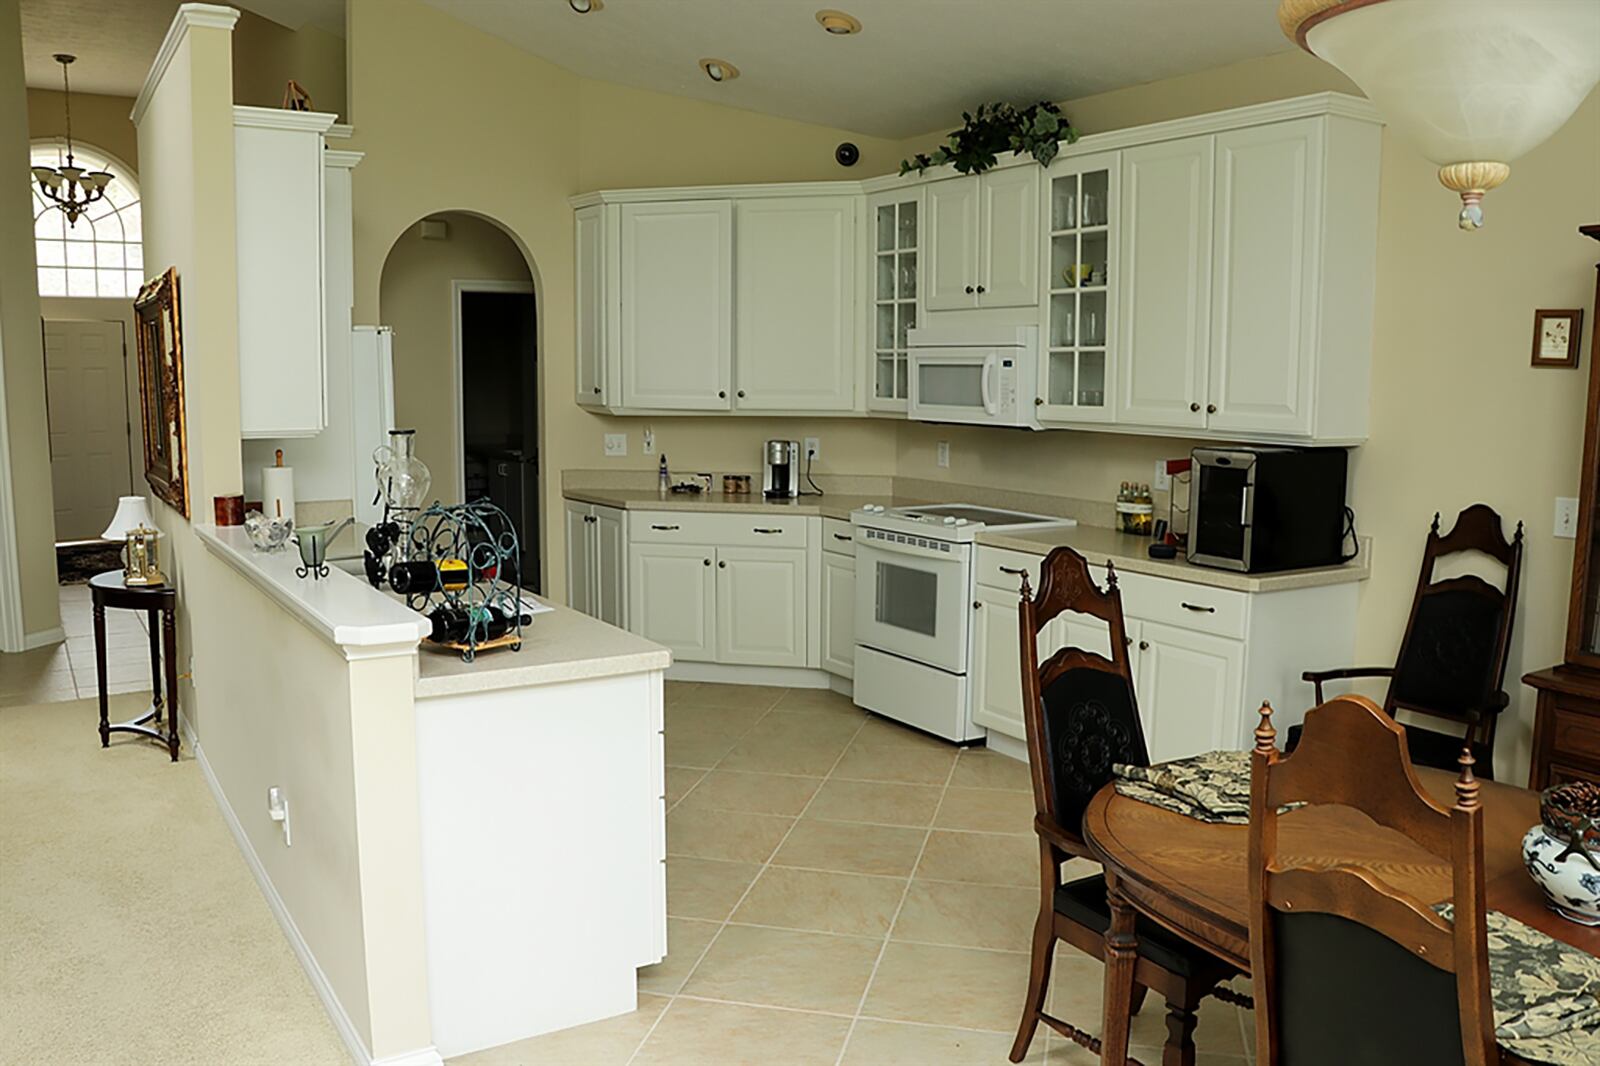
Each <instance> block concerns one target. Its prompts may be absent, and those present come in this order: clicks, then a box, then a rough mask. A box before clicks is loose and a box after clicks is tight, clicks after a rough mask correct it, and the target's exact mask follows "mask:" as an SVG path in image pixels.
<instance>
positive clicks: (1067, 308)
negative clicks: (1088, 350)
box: [1050, 295, 1076, 348]
mask: <svg viewBox="0 0 1600 1066" xmlns="http://www.w3.org/2000/svg"><path fill="white" fill-rule="evenodd" d="M1075 310H1076V308H1075V306H1074V302H1073V299H1072V297H1071V296H1060V295H1057V296H1052V297H1050V347H1052V348H1070V347H1072V346H1073V344H1075V343H1076V341H1075V340H1074V334H1073V332H1072V323H1073V313H1074V311H1075Z"/></svg>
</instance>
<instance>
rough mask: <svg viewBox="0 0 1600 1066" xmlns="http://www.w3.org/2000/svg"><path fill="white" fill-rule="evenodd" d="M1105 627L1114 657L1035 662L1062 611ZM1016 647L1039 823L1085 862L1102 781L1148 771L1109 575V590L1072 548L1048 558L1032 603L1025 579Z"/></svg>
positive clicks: (1085, 654) (1066, 653) (1076, 651)
mask: <svg viewBox="0 0 1600 1066" xmlns="http://www.w3.org/2000/svg"><path fill="white" fill-rule="evenodd" d="M1069 611H1070V612H1075V613H1077V614H1083V615H1088V616H1090V617H1092V618H1098V619H1100V620H1101V621H1103V622H1105V623H1106V626H1107V628H1108V629H1109V630H1110V639H1111V648H1110V650H1111V655H1110V657H1109V658H1107V657H1106V656H1104V655H1099V654H1097V653H1095V652H1091V651H1085V650H1083V649H1081V648H1074V647H1063V648H1061V649H1059V650H1058V651H1056V652H1055V653H1054V654H1052V655H1051V656H1050V657H1049V658H1048V659H1046V660H1045V662H1044V663H1043V664H1041V663H1040V662H1039V634H1040V633H1041V632H1042V631H1043V630H1044V629H1045V627H1046V626H1048V625H1049V624H1050V622H1051V621H1052V620H1054V619H1055V618H1056V617H1057V616H1058V615H1061V614H1063V613H1065V612H1069ZM1019 618H1020V627H1021V628H1020V636H1021V645H1022V716H1023V721H1024V724H1025V725H1026V728H1027V736H1028V763H1029V766H1030V768H1031V770H1032V775H1033V800H1034V808H1035V811H1036V813H1037V818H1038V820H1039V821H1040V822H1041V823H1042V824H1044V826H1045V827H1046V828H1047V829H1052V830H1054V831H1056V832H1057V833H1059V834H1061V835H1063V836H1065V837H1066V838H1068V839H1069V840H1070V841H1072V842H1074V844H1075V845H1076V849H1075V850H1076V852H1077V854H1080V855H1081V854H1085V853H1086V852H1087V847H1086V846H1085V845H1084V844H1083V837H1082V826H1083V812H1084V808H1086V807H1087V806H1088V805H1089V800H1090V799H1091V798H1093V796H1094V794H1095V793H1096V792H1098V791H1099V790H1100V789H1101V787H1102V786H1104V785H1105V784H1106V782H1108V781H1110V780H1111V776H1112V774H1111V767H1112V764H1114V763H1131V764H1134V765H1138V766H1144V765H1148V764H1149V762H1150V757H1149V755H1148V754H1147V752H1146V749H1145V742H1144V730H1143V729H1142V728H1141V727H1140V724H1139V705H1138V702H1137V700H1136V699H1135V697H1134V692H1133V670H1132V668H1131V667H1130V665H1129V662H1128V640H1127V632H1126V625H1125V624H1124V622H1123V617H1122V594H1121V592H1119V591H1118V589H1117V575H1116V571H1115V570H1114V569H1113V568H1112V567H1111V565H1110V563H1107V564H1106V587H1105V589H1103V590H1102V589H1101V588H1100V587H1099V586H1098V585H1096V584H1095V582H1094V578H1093V577H1092V576H1091V575H1090V573H1089V564H1088V562H1087V561H1086V560H1085V559H1084V557H1083V556H1081V555H1079V554H1078V553H1077V552H1075V551H1073V550H1072V549H1071V548H1064V547H1063V548H1056V549H1055V550H1054V551H1052V552H1051V553H1050V554H1049V555H1048V556H1046V557H1045V560H1044V566H1043V569H1042V572H1041V576H1040V581H1039V593H1038V595H1036V596H1031V595H1030V593H1029V589H1028V578H1027V574H1026V573H1024V574H1023V576H1022V604H1021V608H1020V611H1019Z"/></svg>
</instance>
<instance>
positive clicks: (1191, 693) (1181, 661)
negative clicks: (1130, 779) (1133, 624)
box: [1138, 622, 1244, 762]
mask: <svg viewBox="0 0 1600 1066" xmlns="http://www.w3.org/2000/svg"><path fill="white" fill-rule="evenodd" d="M1140 637H1141V639H1140V642H1139V645H1140V649H1141V653H1140V656H1141V658H1140V663H1139V674H1138V678H1139V681H1138V694H1139V716H1140V718H1141V719H1142V720H1143V723H1144V735H1145V743H1146V744H1147V745H1148V746H1149V749H1150V761H1151V762H1166V761H1167V760H1169V759H1182V758H1185V757H1187V756H1190V755H1199V754H1202V753H1204V752H1208V751H1215V750H1216V749H1218V748H1231V747H1233V744H1234V738H1235V737H1237V736H1239V735H1240V733H1239V729H1238V725H1239V715H1240V711H1241V707H1240V703H1239V701H1240V699H1241V698H1242V695H1241V694H1242V690H1243V686H1244V644H1243V643H1242V642H1240V641H1237V640H1227V639H1225V638H1223V637H1214V636H1211V635H1210V634H1208V633H1196V632H1194V631H1193V630H1188V629H1180V628H1178V627H1177V626H1169V625H1163V624H1161V623H1159V622H1144V623H1143V624H1142V625H1141V626H1140Z"/></svg>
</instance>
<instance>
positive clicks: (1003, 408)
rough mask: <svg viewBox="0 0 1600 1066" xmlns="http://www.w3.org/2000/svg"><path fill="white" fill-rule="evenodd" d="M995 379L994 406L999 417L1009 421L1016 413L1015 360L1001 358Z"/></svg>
mask: <svg viewBox="0 0 1600 1066" xmlns="http://www.w3.org/2000/svg"><path fill="white" fill-rule="evenodd" d="M995 379H996V380H995V396H994V401H995V406H996V407H998V408H999V411H998V414H999V417H1000V418H1002V419H1004V420H1007V421H1009V420H1011V419H1013V418H1015V417H1016V414H1017V361H1016V360H1015V359H1006V358H1002V359H1001V360H1000V367H999V371H998V372H997V373H996V374H995Z"/></svg>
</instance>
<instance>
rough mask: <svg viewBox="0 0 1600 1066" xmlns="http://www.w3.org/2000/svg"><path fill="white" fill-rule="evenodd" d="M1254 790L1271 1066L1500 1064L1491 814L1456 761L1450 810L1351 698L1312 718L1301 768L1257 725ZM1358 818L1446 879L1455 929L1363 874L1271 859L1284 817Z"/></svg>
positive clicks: (1258, 927) (1263, 1004) (1264, 1044)
mask: <svg viewBox="0 0 1600 1066" xmlns="http://www.w3.org/2000/svg"><path fill="white" fill-rule="evenodd" d="M1261 715H1262V720H1261V725H1260V726H1259V727H1258V728H1257V729H1256V745H1255V751H1254V753H1253V755H1252V759H1251V778H1250V852H1249V865H1248V870H1249V877H1250V904H1251V906H1250V954H1251V969H1252V971H1253V974H1254V981H1255V1001H1256V1039H1257V1045H1258V1047H1259V1048H1260V1049H1261V1052H1260V1054H1261V1055H1262V1062H1263V1064H1264V1066H1335V1064H1344V1063H1350V1062H1389V1061H1400V1060H1401V1059H1402V1058H1403V1059H1404V1061H1406V1062H1407V1063H1410V1064H1414V1066H1486V1064H1488V1063H1491V1062H1495V1061H1497V1054H1498V1053H1497V1051H1496V1048H1495V1042H1494V1025H1493V1013H1492V1008H1491V1004H1490V995H1489V963H1488V945H1487V935H1488V934H1487V929H1486V925H1485V913H1486V911H1485V904H1484V870H1483V812H1482V809H1481V808H1480V806H1479V801H1478V782H1477V781H1476V780H1475V779H1474V778H1473V775H1472V758H1471V756H1470V755H1466V754H1463V756H1462V760H1461V776H1460V778H1459V779H1458V780H1457V782H1456V803H1455V806H1453V807H1451V808H1449V809H1445V808H1443V807H1440V806H1439V805H1438V804H1436V803H1434V802H1433V800H1431V799H1429V798H1428V796H1427V794H1426V793H1425V792H1424V791H1423V789H1422V785H1421V784H1420V783H1419V782H1418V780H1417V776H1416V773H1415V771H1414V770H1413V769H1412V766H1411V760H1410V758H1409V756H1408V755H1407V754H1406V738H1405V730H1404V729H1403V728H1402V727H1400V726H1399V725H1397V724H1396V723H1395V722H1394V721H1393V719H1391V718H1389V717H1388V716H1387V715H1385V714H1384V713H1383V712H1382V711H1381V710H1379V708H1378V707H1377V705H1375V704H1374V703H1372V702H1371V701H1370V700H1367V699H1365V698H1363V697H1360V696H1342V697H1339V698H1337V699H1333V700H1329V701H1328V702H1327V703H1324V704H1322V705H1321V706H1319V707H1316V708H1313V709H1312V710H1311V711H1310V712H1309V713H1308V714H1307V715H1306V720H1305V732H1304V734H1303V736H1302V737H1301V740H1300V744H1299V746H1298V747H1296V748H1295V750H1294V754H1292V755H1288V756H1285V755H1282V754H1281V753H1280V752H1279V751H1278V750H1277V747H1276V746H1275V743H1274V741H1275V739H1276V733H1275V732H1274V730H1273V728H1272V722H1271V715H1272V708H1271V707H1269V706H1266V707H1263V708H1262V710H1261ZM1295 804H1307V805H1316V804H1337V805H1340V806H1344V807H1351V808H1355V809H1356V810H1359V811H1361V812H1363V813H1364V814H1366V815H1367V816H1368V817H1370V818H1371V819H1372V820H1373V821H1374V822H1376V823H1377V824H1378V825H1380V826H1383V827H1385V828H1387V829H1390V830H1393V831H1395V832H1397V833H1399V834H1401V835H1403V836H1405V837H1407V838H1408V839H1409V840H1411V841H1412V843H1414V844H1416V845H1417V846H1419V847H1420V848H1422V849H1424V850H1425V851H1427V852H1431V853H1432V854H1433V855H1435V856H1438V857H1439V858H1440V859H1443V860H1445V861H1446V862H1448V863H1449V864H1450V865H1451V869H1452V871H1453V885H1452V902H1453V904H1454V919H1453V921H1452V920H1451V919H1448V918H1444V917H1441V916H1440V915H1439V914H1437V913H1436V912H1435V911H1434V910H1433V909H1432V907H1431V906H1430V905H1429V904H1428V902H1427V901H1425V900H1420V899H1417V898H1416V897H1414V896H1412V895H1410V894H1408V893H1405V892H1401V891H1399V890H1398V889H1395V888H1393V887H1391V886H1390V885H1388V884H1386V883H1385V882H1384V881H1383V880H1382V878H1381V876H1380V873H1379V871H1376V870H1374V869H1369V868H1364V867H1360V866H1357V865H1354V864H1347V865H1340V866H1337V867H1333V868H1331V869H1330V868H1326V867H1316V868H1313V867H1308V866H1296V865H1294V864H1293V860H1292V859H1291V858H1288V857H1286V856H1281V855H1279V854H1278V822H1279V819H1280V818H1294V817H1297V816H1298V814H1297V812H1295V811H1288V812H1286V813H1282V814H1280V811H1282V810H1283V808H1285V807H1286V806H1289V805H1295Z"/></svg>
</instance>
